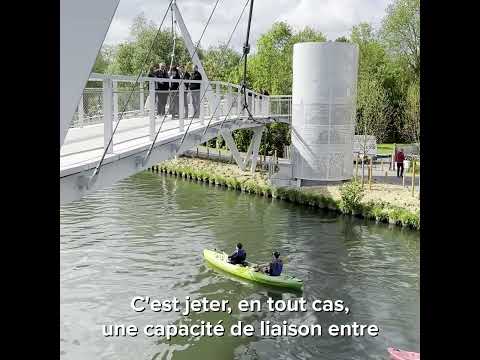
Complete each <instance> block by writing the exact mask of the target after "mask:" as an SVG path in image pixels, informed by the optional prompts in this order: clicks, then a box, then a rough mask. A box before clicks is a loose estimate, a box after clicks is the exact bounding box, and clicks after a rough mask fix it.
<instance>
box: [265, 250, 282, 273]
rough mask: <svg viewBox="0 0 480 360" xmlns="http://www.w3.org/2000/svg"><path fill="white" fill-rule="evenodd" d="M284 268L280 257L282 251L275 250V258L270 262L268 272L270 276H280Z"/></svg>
mask: <svg viewBox="0 0 480 360" xmlns="http://www.w3.org/2000/svg"><path fill="white" fill-rule="evenodd" d="M282 270H283V261H282V259H280V253H279V252H278V251H275V252H274V253H273V259H272V261H271V262H270V265H269V267H268V269H267V271H266V273H267V274H268V275H270V276H280V274H281V273H282Z"/></svg>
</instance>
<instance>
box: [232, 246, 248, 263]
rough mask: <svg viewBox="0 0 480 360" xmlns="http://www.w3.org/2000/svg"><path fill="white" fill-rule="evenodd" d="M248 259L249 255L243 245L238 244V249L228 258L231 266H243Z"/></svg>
mask: <svg viewBox="0 0 480 360" xmlns="http://www.w3.org/2000/svg"><path fill="white" fill-rule="evenodd" d="M246 259H247V253H246V252H245V250H244V249H243V245H242V243H238V244H237V248H236V249H235V251H234V252H233V254H232V255H230V256H229V257H228V260H229V261H230V263H231V264H243V263H244V262H245V260H246Z"/></svg>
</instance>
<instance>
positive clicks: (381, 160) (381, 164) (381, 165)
mask: <svg viewBox="0 0 480 360" xmlns="http://www.w3.org/2000/svg"><path fill="white" fill-rule="evenodd" d="M380 167H381V169H380V171H381V172H383V158H380Z"/></svg>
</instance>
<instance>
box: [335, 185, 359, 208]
mask: <svg viewBox="0 0 480 360" xmlns="http://www.w3.org/2000/svg"><path fill="white" fill-rule="evenodd" d="M340 194H341V200H340V204H339V205H340V210H342V212H343V213H345V214H351V213H355V212H358V211H360V210H361V205H360V204H361V201H362V199H363V187H362V185H361V184H360V183H359V182H358V181H355V180H354V181H350V182H348V183H346V184H344V185H342V186H341V187H340Z"/></svg>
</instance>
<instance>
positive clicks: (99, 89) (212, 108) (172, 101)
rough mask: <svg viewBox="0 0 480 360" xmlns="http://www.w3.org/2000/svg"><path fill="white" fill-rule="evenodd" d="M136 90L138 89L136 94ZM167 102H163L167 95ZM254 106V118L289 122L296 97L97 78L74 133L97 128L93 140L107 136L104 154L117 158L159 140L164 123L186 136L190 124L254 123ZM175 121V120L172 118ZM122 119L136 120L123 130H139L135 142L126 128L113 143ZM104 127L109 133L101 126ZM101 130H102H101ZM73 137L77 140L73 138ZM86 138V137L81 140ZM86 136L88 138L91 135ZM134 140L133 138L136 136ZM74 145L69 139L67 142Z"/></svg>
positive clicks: (218, 84) (213, 84) (215, 84)
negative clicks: (119, 151) (142, 142)
mask: <svg viewBox="0 0 480 360" xmlns="http://www.w3.org/2000/svg"><path fill="white" fill-rule="evenodd" d="M158 83H161V84H165V83H168V86H165V88H171V85H172V84H174V83H178V84H179V86H178V90H174V91H173V90H171V91H168V90H156V87H158V86H156V84H158ZM192 84H199V85H200V89H199V91H198V92H195V94H196V98H197V99H199V100H200V99H202V96H203V99H202V101H201V103H200V106H199V109H198V111H197V112H198V114H197V113H195V116H194V118H193V119H192V116H193V115H194V112H195V109H194V107H193V101H192V100H193V98H192V96H193V93H192V91H191V89H190V90H189V87H190V86H191V85H192ZM132 86H133V88H132ZM162 94H163V95H165V96H163V97H162V96H161V95H162ZM245 98H246V101H247V102H248V109H249V111H250V113H251V114H252V115H253V116H254V117H257V118H258V117H270V116H272V117H289V116H290V113H291V96H267V95H263V94H259V93H257V92H255V91H252V90H250V89H246V96H244V94H243V93H242V89H241V87H240V86H239V85H236V84H230V83H227V82H223V81H210V82H207V81H203V80H181V79H160V78H150V77H141V78H139V79H138V82H137V78H136V77H133V76H123V75H105V74H92V75H91V76H90V79H89V81H88V83H87V87H86V88H85V90H84V92H83V94H82V97H81V99H80V101H79V104H78V108H77V111H76V113H75V114H74V117H73V121H72V123H71V128H81V127H85V126H91V125H94V127H93V128H90V130H89V132H88V133H89V134H91V135H88V136H91V137H95V136H99V135H100V136H101V134H102V133H103V138H104V144H103V147H104V149H105V148H106V147H107V145H108V144H109V143H110V146H109V149H108V150H107V152H113V145H114V144H118V143H120V142H125V141H130V140H135V139H140V138H144V137H149V138H150V140H153V139H154V138H155V134H156V132H157V131H158V127H159V126H160V123H163V118H164V117H163V114H165V113H167V114H169V115H170V116H168V117H167V118H165V126H162V129H161V131H162V132H164V131H172V130H176V131H180V132H183V131H185V129H186V127H187V126H188V124H190V123H191V124H202V125H203V124H206V123H207V122H213V123H215V122H216V121H222V120H224V119H225V117H226V116H227V115H228V117H230V118H244V119H246V118H247V117H248V113H247V111H246V110H245V108H244V106H243V105H244V101H245ZM158 99H163V101H164V102H165V103H166V105H165V108H164V109H163V111H162V110H161V109H160V108H158V107H157V105H158V101H156V100H158ZM172 115H174V116H172ZM119 119H132V121H131V122H127V123H125V124H124V125H122V126H125V128H128V129H130V130H132V129H134V130H135V135H134V136H135V138H133V139H130V138H127V137H126V136H125V135H121V136H120V135H119V134H118V133H119V132H120V133H121V132H122V129H121V128H122V126H120V129H119V131H118V132H116V133H115V136H114V138H113V141H112V142H110V138H111V137H112V134H113V129H114V128H115V126H116V122H117V121H118V120H119ZM101 124H103V127H102V126H101ZM95 125H97V126H95ZM72 136H73V135H72ZM78 136H84V135H78ZM85 136H86V135H85ZM132 136H133V135H132ZM66 143H69V142H68V137H67V139H66Z"/></svg>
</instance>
